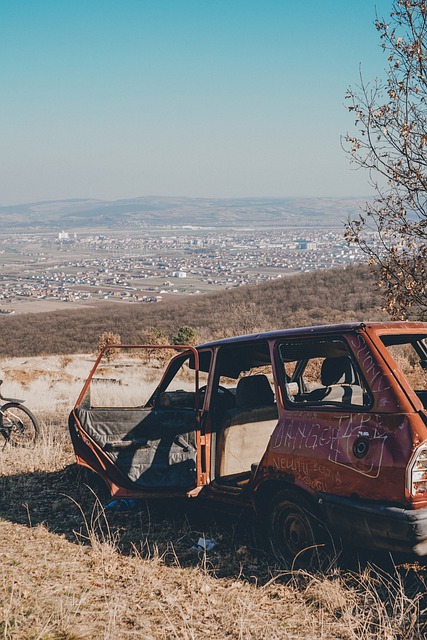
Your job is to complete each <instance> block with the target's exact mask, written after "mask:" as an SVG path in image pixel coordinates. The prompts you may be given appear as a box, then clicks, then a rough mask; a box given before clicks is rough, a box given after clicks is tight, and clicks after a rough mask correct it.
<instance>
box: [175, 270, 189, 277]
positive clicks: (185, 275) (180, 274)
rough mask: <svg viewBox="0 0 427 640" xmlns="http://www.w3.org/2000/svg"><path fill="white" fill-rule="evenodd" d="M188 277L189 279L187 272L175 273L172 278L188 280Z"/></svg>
mask: <svg viewBox="0 0 427 640" xmlns="http://www.w3.org/2000/svg"><path fill="white" fill-rule="evenodd" d="M186 277H187V272H186V271H174V272H173V273H172V278H186Z"/></svg>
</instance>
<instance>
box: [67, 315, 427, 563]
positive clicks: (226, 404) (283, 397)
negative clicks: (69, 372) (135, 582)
mask: <svg viewBox="0 0 427 640" xmlns="http://www.w3.org/2000/svg"><path fill="white" fill-rule="evenodd" d="M165 353H168V354H171V353H173V354H174V355H173V357H172V358H171V359H170V361H169V362H168V363H167V364H166V365H164V362H165V357H164V354H165ZM139 370H141V371H142V372H145V373H143V374H141V375H143V376H144V375H145V378H144V377H139V374H138V373H137V372H138V371H139ZM122 374H124V377H121V375H122ZM147 376H148V377H147ZM156 376H157V378H158V379H157V380H155V378H156ZM122 396H123V397H124V396H126V398H125V397H124V398H123V400H120V401H119V398H120V397H122ZM69 428H70V434H71V438H72V442H73V445H74V449H75V454H76V459H77V463H78V464H81V465H84V466H86V467H89V468H90V469H92V470H93V471H94V472H96V473H97V474H98V475H99V476H100V477H101V478H102V480H103V481H104V482H105V484H106V485H107V486H108V488H109V491H110V494H111V496H114V497H116V498H128V497H133V498H149V497H156V498H159V497H162V496H164V497H169V496H178V495H181V496H188V497H190V498H193V499H199V498H200V497H201V496H203V497H204V498H210V499H214V500H216V501H220V502H222V503H228V504H230V505H240V506H248V507H251V508H253V509H255V511H256V512H257V513H258V514H259V515H260V517H262V518H265V519H266V521H267V522H268V524H269V529H270V533H271V537H272V539H273V541H274V543H275V545H276V546H277V548H278V549H280V550H281V551H282V552H283V555H284V556H285V557H287V558H289V559H292V558H293V557H295V556H296V555H298V554H299V553H301V552H302V551H303V550H304V549H306V548H313V547H315V546H316V545H317V544H318V543H319V541H320V542H321V541H322V540H323V541H324V540H325V538H326V537H327V536H331V537H332V539H338V538H340V539H343V540H347V541H350V542H355V541H357V544H358V545H363V546H365V547H369V548H373V549H389V550H399V551H410V552H415V553H416V554H419V555H426V554H427V323H421V322H389V323H354V324H340V325H328V326H316V327H304V328H299V329H288V330H282V331H274V332H268V333H260V334H256V335H247V336H239V337H235V338H227V339H222V340H217V341H214V342H210V343H206V344H202V345H200V346H198V347H196V348H193V347H184V346H180V347H176V346H175V347H173V346H171V347H159V346H156V345H142V346H140V345H127V346H123V345H117V346H108V347H106V348H105V349H104V351H103V352H102V353H101V354H100V356H99V358H98V360H97V361H96V363H95V365H94V367H93V369H92V371H91V373H90V375H89V377H88V379H87V381H86V384H85V385H84V388H83V389H82V392H81V394H80V396H79V398H78V400H77V402H76V405H75V407H74V409H73V410H72V412H71V414H70V419H69ZM322 544H323V542H322Z"/></svg>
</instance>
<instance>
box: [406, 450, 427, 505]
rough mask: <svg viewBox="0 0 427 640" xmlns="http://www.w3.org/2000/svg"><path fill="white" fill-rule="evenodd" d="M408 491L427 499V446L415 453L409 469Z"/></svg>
mask: <svg viewBox="0 0 427 640" xmlns="http://www.w3.org/2000/svg"><path fill="white" fill-rule="evenodd" d="M408 490H409V493H410V494H411V495H413V496H426V497H427V445H425V444H424V445H421V446H420V447H418V449H417V450H416V451H415V454H414V457H413V458H412V462H411V463H410V465H409V467H408Z"/></svg>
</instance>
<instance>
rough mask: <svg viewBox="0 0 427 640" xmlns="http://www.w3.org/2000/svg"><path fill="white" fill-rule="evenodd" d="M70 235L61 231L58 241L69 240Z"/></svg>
mask: <svg viewBox="0 0 427 640" xmlns="http://www.w3.org/2000/svg"><path fill="white" fill-rule="evenodd" d="M68 237H69V236H68V233H67V232H66V231H60V232H59V233H58V240H68Z"/></svg>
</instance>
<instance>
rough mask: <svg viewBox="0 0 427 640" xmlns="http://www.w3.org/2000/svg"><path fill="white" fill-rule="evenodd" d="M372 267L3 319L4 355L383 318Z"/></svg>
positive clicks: (0, 325) (1, 344) (1, 353)
mask: <svg viewBox="0 0 427 640" xmlns="http://www.w3.org/2000/svg"><path fill="white" fill-rule="evenodd" d="M384 317H385V314H384V312H382V311H381V300H380V297H379V293H378V291H377V290H376V287H375V283H374V281H373V278H372V276H371V274H370V272H369V269H368V268H367V267H366V266H362V265H358V266H354V267H349V268H346V269H331V270H323V271H317V272H312V273H305V274H301V275H298V276H294V277H290V278H284V279H282V280H275V281H272V282H269V283H267V284H264V285H257V286H250V287H241V288H236V289H230V290H227V291H224V292H222V293H218V294H214V295H209V296H192V297H186V298H179V299H177V300H176V301H173V302H168V303H160V304H157V305H148V304H140V305H137V304H132V305H124V304H121V305H119V304H106V305H104V306H102V307H96V308H89V307H88V308H87V309H85V310H84V311H80V310H75V311H69V310H68V311H58V312H55V313H49V314H47V313H41V314H28V315H22V316H16V317H14V316H10V317H4V318H0V331H1V335H2V340H1V341H0V356H14V355H22V356H35V355H39V354H42V353H45V354H61V353H86V352H92V351H94V350H95V349H96V347H97V344H98V338H99V336H100V334H101V333H102V332H103V331H113V332H115V333H119V334H120V336H121V338H122V342H123V343H125V342H126V343H138V342H142V341H144V336H145V335H146V333H147V330H148V329H149V328H150V327H156V328H158V329H161V330H162V331H164V332H165V333H166V334H167V335H168V336H169V338H171V337H172V336H173V335H174V334H175V333H176V330H177V328H178V327H180V326H181V325H190V326H192V327H194V328H196V330H197V333H198V336H199V339H200V341H205V340H209V339H211V338H216V337H222V336H227V335H239V334H243V333H251V332H254V331H268V330H271V329H279V328H287V327H295V326H307V325H312V324H326V323H329V322H347V321H359V320H376V319H381V318H384Z"/></svg>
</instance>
